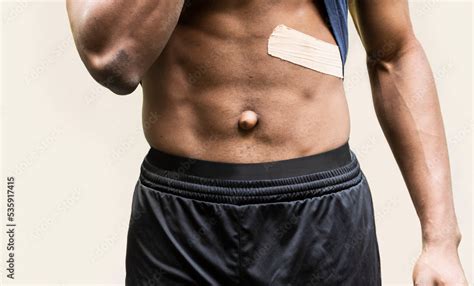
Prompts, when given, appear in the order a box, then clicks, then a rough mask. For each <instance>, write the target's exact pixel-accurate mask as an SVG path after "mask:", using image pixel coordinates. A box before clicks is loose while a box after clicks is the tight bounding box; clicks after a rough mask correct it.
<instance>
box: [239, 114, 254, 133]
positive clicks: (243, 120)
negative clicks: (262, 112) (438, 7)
mask: <svg viewBox="0 0 474 286" xmlns="http://www.w3.org/2000/svg"><path fill="white" fill-rule="evenodd" d="M257 123H258V115H257V113H255V112H254V111H252V110H246V111H244V112H242V114H241V115H240V118H239V128H240V129H243V130H250V129H252V128H254V127H255V126H256V125H257Z"/></svg>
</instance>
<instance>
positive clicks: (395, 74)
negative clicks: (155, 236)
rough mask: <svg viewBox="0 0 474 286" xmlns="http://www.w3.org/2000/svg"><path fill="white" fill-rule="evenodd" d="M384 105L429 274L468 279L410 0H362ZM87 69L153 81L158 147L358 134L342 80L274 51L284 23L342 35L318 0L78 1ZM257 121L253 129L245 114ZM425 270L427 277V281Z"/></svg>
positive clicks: (366, 39)
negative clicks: (270, 46)
mask: <svg viewBox="0 0 474 286" xmlns="http://www.w3.org/2000/svg"><path fill="white" fill-rule="evenodd" d="M350 4H351V5H350V6H351V14H352V17H353V19H354V21H355V24H356V27H357V29H358V31H359V34H360V36H361V39H362V42H363V44H364V47H365V48H366V51H367V55H368V57H367V59H368V60H367V65H368V70H369V75H370V79H371V85H372V93H373V100H374V106H375V110H376V112H377V116H378V119H379V122H380V125H381V127H382V129H383V131H384V134H385V136H386V138H387V141H388V142H389V144H390V147H391V148H392V151H393V154H394V156H395V158H396V159H397V162H398V164H399V166H400V169H401V171H402V174H403V176H404V179H405V181H406V184H407V187H408V189H409V192H410V195H411V197H412V200H413V203H414V205H415V208H416V210H417V213H418V215H419V218H420V222H421V227H422V234H423V236H422V239H423V249H422V252H421V255H420V257H419V259H418V261H417V263H416V266H415V268H414V271H413V281H414V284H416V285H467V282H466V279H465V275H464V273H463V270H462V267H461V264H460V261H459V257H458V253H457V247H458V245H459V242H460V240H461V234H460V232H459V229H458V226H457V221H456V216H455V212H454V206H453V200H452V191H451V181H450V170H449V159H448V153H447V147H446V139H445V134H444V127H443V122H442V117H441V112H440V108H439V103H438V97H437V94H436V88H435V85H434V81H433V76H432V72H431V70H430V66H429V64H428V61H427V59H426V56H425V54H424V51H423V49H422V47H421V46H420V44H419V42H418V40H417V39H416V37H415V36H414V34H413V30H412V27H411V23H410V18H409V15H408V5H407V2H406V1H404V0H400V1H391V0H378V1H368V0H353V1H351V2H350ZM67 8H68V14H69V18H70V22H71V27H72V31H73V34H74V39H75V42H76V46H77V48H78V51H79V54H80V56H81V59H82V60H83V62H84V64H85V65H86V67H87V69H88V71H89V72H90V73H91V75H92V76H93V77H94V79H96V80H97V81H98V82H99V83H101V84H102V85H104V86H106V87H107V88H109V89H110V90H111V91H113V92H114V93H117V94H122V95H123V94H129V93H131V92H133V91H134V90H135V89H136V87H137V86H138V85H139V83H140V81H141V83H142V87H143V96H144V100H143V123H144V124H143V126H144V133H145V137H146V139H147V141H148V143H149V144H150V146H152V147H155V148H157V149H159V150H162V151H165V152H168V153H171V154H176V155H181V156H187V157H192V158H200V159H205V160H212V161H224V162H235V163H244V162H265V161H273V160H283V159H289V158H295V157H300V156H305V155H310V154H315V153H319V152H324V151H327V150H330V149H334V148H336V147H338V146H340V145H342V144H344V143H345V142H346V141H347V140H348V139H349V134H350V124H349V112H348V108H347V103H346V98H345V95H344V89H343V83H342V80H341V79H339V78H336V77H334V76H331V75H326V74H323V73H319V72H315V71H313V70H309V69H306V68H303V67H300V66H297V65H294V64H291V63H288V62H285V61H282V60H279V59H277V58H274V57H271V56H269V55H268V54H267V50H266V45H267V40H268V37H269V36H270V34H271V32H272V30H273V29H274V28H275V27H276V26H277V25H279V24H285V25H287V26H289V27H291V28H293V29H296V30H299V31H301V32H303V33H306V34H309V35H311V36H314V37H316V38H318V39H321V40H324V41H327V42H329V43H333V44H336V41H335V39H334V37H333V35H332V34H331V32H330V29H329V27H328V25H327V24H326V23H325V21H324V14H323V12H324V11H323V10H322V9H321V6H320V4H319V1H314V2H313V1H309V0H286V1H281V0H246V1H245V0H221V1H217V0H196V1H189V2H186V3H184V1H183V0H173V1H171V0H162V1H156V0H141V1H125V0H114V1H112V0H101V1H98V0H83V1H78V0H68V1H67ZM248 111H251V112H254V113H255V115H256V118H257V119H258V120H257V123H256V124H255V126H253V127H251V128H242V127H239V125H241V124H240V123H239V122H240V121H242V116H244V117H245V116H250V117H249V118H250V119H251V120H255V117H252V116H253V115H252V113H249V112H248ZM420 283H423V284H420Z"/></svg>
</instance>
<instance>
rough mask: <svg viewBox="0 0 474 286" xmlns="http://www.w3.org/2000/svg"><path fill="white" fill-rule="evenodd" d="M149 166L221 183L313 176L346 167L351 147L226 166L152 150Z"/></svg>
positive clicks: (220, 163)
mask: <svg viewBox="0 0 474 286" xmlns="http://www.w3.org/2000/svg"><path fill="white" fill-rule="evenodd" d="M145 161H146V163H147V164H148V166H153V167H155V168H157V169H162V170H166V171H172V172H175V173H179V174H182V175H189V176H197V177H205V178H214V179H222V180H246V181H249V180H269V179H281V178H287V177H294V176H301V175H308V174H314V173H316V172H321V171H327V170H330V169H335V168H337V167H341V166H344V165H346V164H348V163H350V162H351V154H350V148H349V143H348V142H346V143H345V144H343V145H341V146H340V147H338V148H335V149H333V150H330V151H327V152H323V153H319V154H315V155H310V156H305V157H300V158H295V159H289V160H281V161H272V162H264V163H243V164H236V163H224V162H212V161H205V160H199V159H194V158H186V157H181V156H176V155H171V154H168V153H165V152H162V151H159V150H157V149H154V148H151V149H150V151H149V152H148V154H147V156H146V159H145Z"/></svg>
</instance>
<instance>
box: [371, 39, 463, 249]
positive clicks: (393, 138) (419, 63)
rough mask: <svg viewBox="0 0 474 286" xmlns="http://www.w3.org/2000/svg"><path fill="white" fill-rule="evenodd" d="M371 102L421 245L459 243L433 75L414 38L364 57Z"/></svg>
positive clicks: (443, 133) (455, 244)
mask: <svg viewBox="0 0 474 286" xmlns="http://www.w3.org/2000/svg"><path fill="white" fill-rule="evenodd" d="M368 67H369V74H370V80H371V84H372V94H373V100H374V105H375V109H376V113H377V117H378V119H379V122H380V125H381V126H382V129H383V131H384V134H385V136H386V138H387V141H388V142H389V145H390V147H391V149H392V152H393V154H394V156H395V158H396V160H397V163H398V165H399V167H400V170H401V172H402V174H403V177H404V180H405V182H406V185H407V187H408V190H409V192H410V196H411V198H412V200H413V203H414V205H415V208H416V211H417V214H418V216H419V218H420V222H421V227H422V236H423V245H424V246H425V247H427V246H430V245H433V244H436V245H438V244H443V245H450V246H454V247H457V245H458V243H459V240H460V239H461V237H460V233H459V229H458V226H457V220H456V216H455V211H454V205H453V197H452V190H451V175H450V167H449V158H448V151H447V144H446V137H445V132H444V127H443V122H442V117H441V112H440V107H439V102H438V96H437V92H436V87H435V83H434V79H433V75H432V72H431V69H430V66H429V63H428V61H427V58H426V56H425V53H424V51H423V49H422V48H421V46H420V45H419V43H418V41H417V40H416V39H414V40H412V41H410V42H409V44H408V45H405V46H404V48H403V49H401V50H400V52H399V53H397V55H396V56H393V57H391V59H389V60H386V61H384V60H377V59H368Z"/></svg>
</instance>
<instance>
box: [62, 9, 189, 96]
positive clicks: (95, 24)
mask: <svg viewBox="0 0 474 286" xmlns="http://www.w3.org/2000/svg"><path fill="white" fill-rule="evenodd" d="M182 5H183V0H178V1H174V0H142V1H128V0H101V1H97V0H83V1H78V0H68V1H67V10H68V14H69V19H70V22H71V29H72V32H73V35H74V40H75V43H76V46H77V49H78V51H79V54H80V56H81V59H82V60H83V62H84V64H85V65H86V67H87V69H88V70H89V72H90V73H91V75H92V76H93V77H94V79H96V80H97V81H98V82H99V83H101V84H103V85H104V86H106V87H108V88H110V89H112V91H114V92H116V93H119V94H126V93H130V92H131V91H133V90H134V89H135V88H136V86H137V85H138V83H139V81H140V80H141V78H142V76H143V75H144V74H145V72H146V71H147V70H148V68H149V67H150V66H151V65H152V64H153V62H154V61H155V60H156V59H157V58H158V56H159V55H160V53H161V52H162V50H163V48H164V47H165V45H166V43H167V42H168V39H169V37H170V36H171V33H172V32H173V30H174V28H175V26H176V23H177V21H178V18H179V15H180V12H181V9H182Z"/></svg>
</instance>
